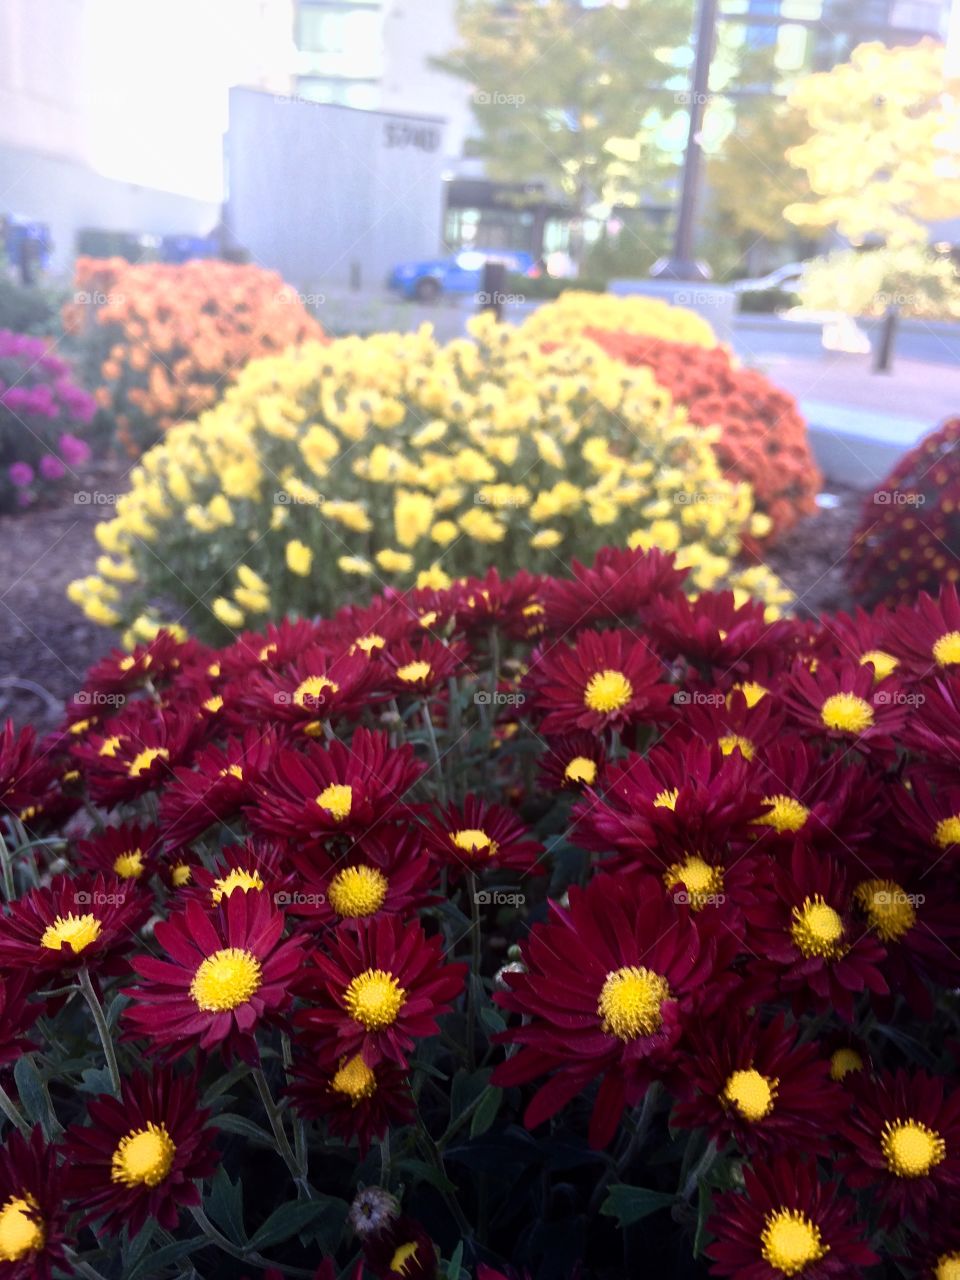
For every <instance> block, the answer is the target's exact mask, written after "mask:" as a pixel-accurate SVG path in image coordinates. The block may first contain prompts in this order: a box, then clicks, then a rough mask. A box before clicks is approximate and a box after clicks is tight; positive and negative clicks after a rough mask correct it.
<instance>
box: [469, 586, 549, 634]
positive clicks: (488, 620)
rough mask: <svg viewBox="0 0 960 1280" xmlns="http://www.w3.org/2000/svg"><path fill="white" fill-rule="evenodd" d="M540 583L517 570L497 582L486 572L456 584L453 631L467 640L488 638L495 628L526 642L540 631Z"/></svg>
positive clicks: (541, 625) (541, 613) (541, 622)
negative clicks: (461, 633)
mask: <svg viewBox="0 0 960 1280" xmlns="http://www.w3.org/2000/svg"><path fill="white" fill-rule="evenodd" d="M540 583H541V579H540V578H538V577H537V576H536V575H535V574H532V573H528V572H527V571H526V570H525V569H521V570H520V571H519V572H518V573H515V574H513V576H512V577H510V578H501V576H500V572H499V570H498V569H488V570H487V573H486V574H485V576H484V577H482V578H468V579H467V581H466V582H462V583H458V584H457V586H456V587H455V588H454V589H453V591H454V592H455V595H454V600H455V617H456V625H457V630H458V631H461V632H463V634H464V635H466V636H468V637H470V638H471V639H479V638H480V637H481V636H483V637H486V636H489V634H490V632H491V630H492V629H493V628H496V629H498V630H500V631H503V632H504V633H505V634H506V635H508V636H512V637H513V638H514V639H517V640H529V639H532V638H533V637H534V636H536V635H539V634H540V632H541V631H542V630H543V605H542V604H541V602H540Z"/></svg>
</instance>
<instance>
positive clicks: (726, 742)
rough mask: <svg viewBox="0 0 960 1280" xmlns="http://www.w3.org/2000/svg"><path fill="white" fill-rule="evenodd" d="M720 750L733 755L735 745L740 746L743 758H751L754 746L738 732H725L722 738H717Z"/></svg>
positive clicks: (724, 753)
mask: <svg viewBox="0 0 960 1280" xmlns="http://www.w3.org/2000/svg"><path fill="white" fill-rule="evenodd" d="M717 741H718V742H719V744H720V751H721V752H722V754H723V755H725V756H730V755H733V753H734V751H736V749H737V747H739V748H740V751H741V754H742V755H743V758H744V760H752V759H753V756H754V752H755V751H756V748H755V747H754V745H753V743H752V742H751V741H750V739H749V738H743V737H741V736H740V734H739V733H725V734H724V735H723V737H722V738H718V739H717Z"/></svg>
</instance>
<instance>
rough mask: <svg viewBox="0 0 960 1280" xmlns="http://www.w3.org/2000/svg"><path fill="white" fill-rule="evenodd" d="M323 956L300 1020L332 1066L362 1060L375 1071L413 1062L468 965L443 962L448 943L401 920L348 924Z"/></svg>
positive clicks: (309, 978)
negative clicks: (416, 1049)
mask: <svg viewBox="0 0 960 1280" xmlns="http://www.w3.org/2000/svg"><path fill="white" fill-rule="evenodd" d="M327 941H328V945H329V952H323V951H320V952H317V953H316V954H315V956H314V964H313V966H312V967H311V968H310V969H309V970H308V973H307V975H306V980H305V983H304V986H303V988H302V990H303V994H304V995H305V996H306V997H307V999H308V1000H310V1002H311V1005H310V1007H308V1008H306V1009H304V1010H302V1011H301V1012H300V1013H298V1014H297V1015H296V1021H297V1023H298V1025H299V1026H301V1027H303V1028H304V1030H305V1031H306V1032H307V1034H309V1035H310V1036H312V1037H313V1038H314V1039H315V1040H316V1041H317V1044H318V1048H319V1050H320V1052H321V1054H322V1055H323V1056H324V1057H326V1058H327V1060H329V1061H333V1060H337V1059H339V1058H342V1057H343V1058H348V1059H350V1058H353V1057H354V1056H355V1055H356V1054H360V1055H361V1057H362V1059H363V1061H364V1062H365V1063H366V1065H367V1066H368V1067H376V1066H378V1065H379V1064H380V1063H381V1062H385V1061H387V1062H396V1063H399V1064H401V1065H403V1064H405V1062H406V1059H407V1055H408V1053H409V1052H410V1050H411V1049H412V1048H413V1045H414V1042H415V1041H416V1040H422V1039H424V1038H425V1037H427V1036H432V1035H434V1034H435V1033H436V1031H437V1018H438V1017H439V1016H440V1014H442V1013H446V1012H447V1010H448V1009H449V1008H450V1004H451V1002H452V1001H453V1000H454V999H455V997H456V996H457V995H458V993H459V992H460V991H461V990H462V988H463V980H464V975H465V973H466V965H463V964H444V963H443V940H442V938H440V937H433V938H427V937H426V935H425V934H424V932H423V930H422V929H421V928H420V927H419V925H417V924H409V923H403V922H401V921H400V920H398V919H397V917H396V916H381V917H379V918H378V919H375V920H361V921H359V922H358V923H357V924H356V925H351V926H345V925H341V926H340V927H339V928H338V929H337V930H336V931H335V932H334V933H332V934H329V935H328V936H327Z"/></svg>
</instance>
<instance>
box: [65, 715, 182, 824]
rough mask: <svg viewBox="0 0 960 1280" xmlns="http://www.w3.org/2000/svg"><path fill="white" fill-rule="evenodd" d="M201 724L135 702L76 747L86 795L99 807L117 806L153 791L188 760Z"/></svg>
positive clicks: (74, 753) (74, 750) (75, 752)
mask: <svg viewBox="0 0 960 1280" xmlns="http://www.w3.org/2000/svg"><path fill="white" fill-rule="evenodd" d="M201 730H202V721H198V720H197V717H196V715H195V714H194V713H193V712H192V711H188V710H178V711H159V710H157V708H156V707H154V706H153V705H152V704H149V703H142V702H140V703H134V704H133V705H132V706H130V707H128V708H127V709H126V710H125V711H123V712H122V713H121V714H120V715H118V716H114V717H112V718H111V719H110V720H108V721H106V722H105V724H104V725H103V731H102V733H99V734H91V735H90V736H89V738H88V739H87V740H86V741H85V742H83V743H82V744H79V745H78V746H76V747H74V749H73V755H74V758H75V759H76V761H77V762H78V765H79V767H80V768H81V769H82V770H83V775H84V777H85V778H86V781H87V787H88V789H89V791H90V795H91V796H92V798H93V799H94V800H96V801H97V802H98V803H102V804H107V805H116V804H121V803H122V802H123V801H125V800H135V799H136V798H137V797H138V796H142V795H144V794H145V793H146V792H148V791H154V790H156V788H157V787H159V786H160V785H161V784H162V783H164V782H165V781H166V780H167V779H168V778H169V776H170V772H171V770H172V769H173V768H174V766H175V765H177V764H182V763H183V762H184V760H185V759H186V757H187V755H188V753H189V751H190V749H191V747H192V746H193V743H194V742H195V741H196V739H197V736H198V733H199V732H200V731H201Z"/></svg>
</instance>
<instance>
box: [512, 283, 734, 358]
mask: <svg viewBox="0 0 960 1280" xmlns="http://www.w3.org/2000/svg"><path fill="white" fill-rule="evenodd" d="M589 328H595V329H614V330H618V331H619V332H621V333H633V334H638V333H639V334H645V335H647V336H649V337H652V338H668V339H670V341H672V342H690V343H695V344H696V345H697V346H698V347H715V346H716V345H717V335H716V334H715V333H714V332H713V329H712V328H711V327H710V324H709V323H708V322H707V321H706V320H704V318H703V316H699V315H697V313H696V312H695V311H689V310H688V309H687V308H686V307H673V306H671V305H670V303H668V302H663V301H661V299H659V298H646V297H644V296H643V295H641V294H630V295H628V296H623V297H621V296H620V295H618V294H613V293H586V292H583V291H582V290H578V289H567V290H565V291H564V292H563V293H561V294H560V296H559V297H558V298H557V299H556V300H555V301H554V302H551V303H548V304H546V305H545V306H542V307H538V308H537V310H536V311H535V312H534V313H533V314H532V315H531V316H529V317H528V318H527V319H526V320H525V321H524V323H523V326H522V329H523V333H524V336H525V337H527V338H533V339H537V340H538V341H540V342H563V341H565V340H566V339H568V338H572V337H576V336H577V335H578V334H581V333H583V331H584V329H589Z"/></svg>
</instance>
